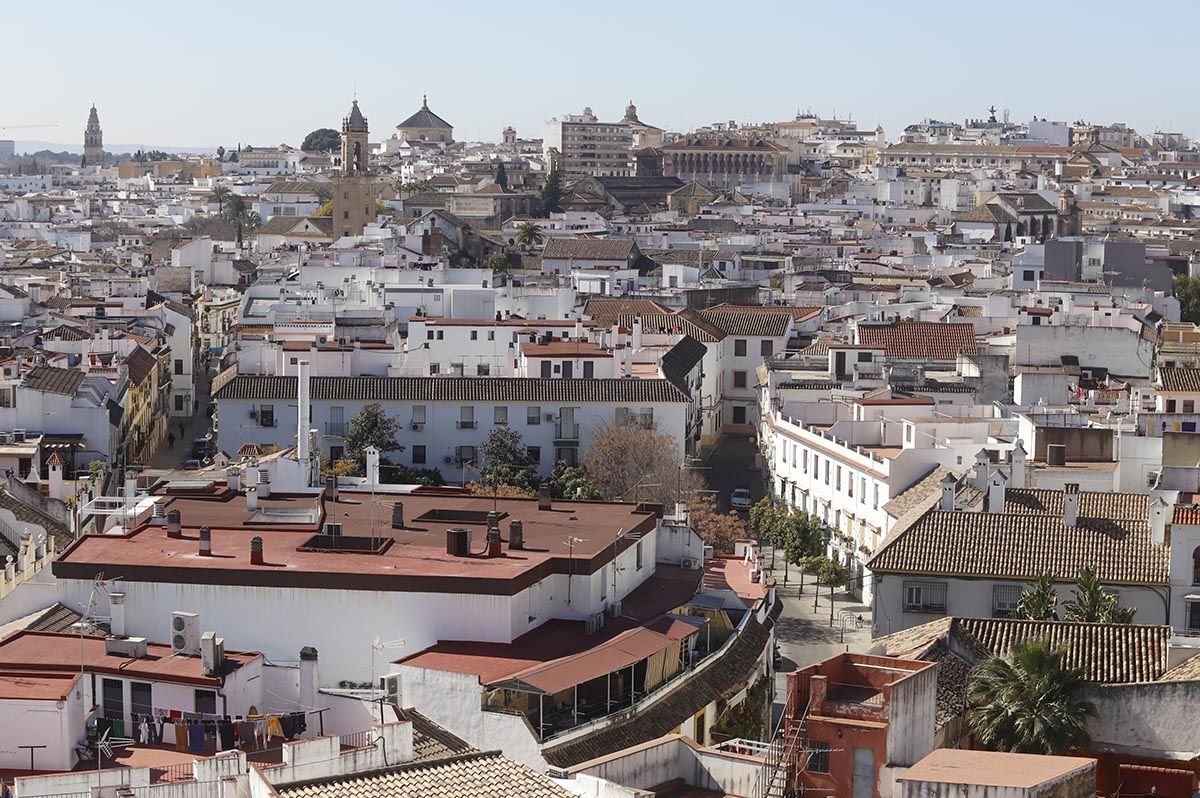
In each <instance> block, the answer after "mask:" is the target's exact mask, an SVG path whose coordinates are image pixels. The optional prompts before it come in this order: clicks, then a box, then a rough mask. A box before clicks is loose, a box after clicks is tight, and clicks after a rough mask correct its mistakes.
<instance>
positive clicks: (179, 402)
mask: <svg viewBox="0 0 1200 798" xmlns="http://www.w3.org/2000/svg"><path fill="white" fill-rule="evenodd" d="M184 398H185V397H184V396H183V395H182V394H175V412H177V413H179V412H182V411H183V401H184ZM0 406H2V407H8V405H0Z"/></svg>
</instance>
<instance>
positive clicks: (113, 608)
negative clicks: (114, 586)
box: [108, 593, 125, 637]
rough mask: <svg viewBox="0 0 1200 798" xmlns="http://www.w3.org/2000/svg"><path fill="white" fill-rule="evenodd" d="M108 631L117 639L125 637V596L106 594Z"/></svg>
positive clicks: (122, 594)
mask: <svg viewBox="0 0 1200 798" xmlns="http://www.w3.org/2000/svg"><path fill="white" fill-rule="evenodd" d="M108 618H109V620H108V629H109V631H110V632H111V633H112V634H114V635H116V636H117V637H124V636H125V594H124V593H109V594H108Z"/></svg>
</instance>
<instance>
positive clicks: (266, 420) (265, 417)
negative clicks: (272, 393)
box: [258, 405, 275, 427]
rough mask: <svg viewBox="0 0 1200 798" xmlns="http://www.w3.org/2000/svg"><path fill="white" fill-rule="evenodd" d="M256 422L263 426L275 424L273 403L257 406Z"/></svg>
mask: <svg viewBox="0 0 1200 798" xmlns="http://www.w3.org/2000/svg"><path fill="white" fill-rule="evenodd" d="M258 423H259V424H261V425H262V426H264V427H273V426H275V405H260V406H259V408H258Z"/></svg>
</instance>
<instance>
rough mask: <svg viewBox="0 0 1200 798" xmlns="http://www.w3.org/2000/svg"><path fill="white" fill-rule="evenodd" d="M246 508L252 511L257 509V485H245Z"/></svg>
mask: <svg viewBox="0 0 1200 798" xmlns="http://www.w3.org/2000/svg"><path fill="white" fill-rule="evenodd" d="M246 509H247V510H249V511H250V512H252V513H253V512H256V511H257V510H258V486H257V485H247V486H246Z"/></svg>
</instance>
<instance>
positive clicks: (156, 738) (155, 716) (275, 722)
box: [96, 708, 321, 754]
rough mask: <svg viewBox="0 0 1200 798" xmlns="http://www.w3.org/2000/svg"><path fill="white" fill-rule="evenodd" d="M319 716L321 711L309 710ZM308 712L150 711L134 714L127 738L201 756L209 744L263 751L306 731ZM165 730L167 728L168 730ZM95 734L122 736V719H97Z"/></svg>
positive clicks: (157, 709) (221, 748) (123, 722)
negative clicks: (276, 740) (272, 743)
mask: <svg viewBox="0 0 1200 798" xmlns="http://www.w3.org/2000/svg"><path fill="white" fill-rule="evenodd" d="M312 712H313V713H315V714H318V716H319V714H320V712H321V710H312ZM308 714H309V711H305V710H296V711H293V712H276V713H269V714H257V713H255V714H253V715H252V714H249V713H247V714H246V715H233V716H230V715H218V714H215V713H203V712H184V711H183V710H177V709H171V710H162V709H160V708H152V710H151V714H146V713H145V712H134V713H133V714H132V721H133V725H132V727H131V728H130V730H129V731H130V735H129V736H130V737H132V738H134V739H135V740H137V741H138V742H140V743H141V744H142V745H170V744H171V743H174V744H175V747H176V749H177V750H179V751H187V752H190V753H197V754H198V753H203V752H204V751H205V749H206V748H207V747H208V746H209V743H211V744H212V746H213V747H214V748H215V750H218V751H228V750H232V749H234V748H241V749H243V750H255V751H257V750H260V749H265V748H266V747H267V745H268V744H269V741H270V740H271V738H276V737H278V738H283V739H285V740H292V739H294V738H295V737H297V736H298V735H301V734H303V733H304V732H306V731H307V730H308V722H307V719H306V716H307V715H308ZM168 727H170V728H169V729H168ZM96 732H97V735H98V736H101V737H102V736H103V735H104V734H105V732H110V733H111V734H112V735H113V736H115V737H124V736H125V719H124V718H97V719H96Z"/></svg>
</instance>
